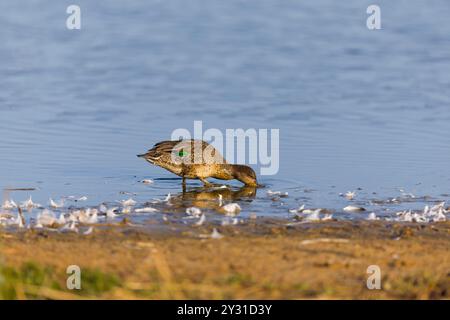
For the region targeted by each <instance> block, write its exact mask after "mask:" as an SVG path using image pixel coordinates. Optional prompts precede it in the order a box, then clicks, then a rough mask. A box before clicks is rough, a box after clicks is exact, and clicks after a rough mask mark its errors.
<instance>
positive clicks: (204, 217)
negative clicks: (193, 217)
mask: <svg viewBox="0 0 450 320" xmlns="http://www.w3.org/2000/svg"><path fill="white" fill-rule="evenodd" d="M205 221H206V216H205V215H204V214H202V215H201V216H200V219H198V221H197V222H196V223H195V225H196V226H201V225H203V223H204V222H205Z"/></svg>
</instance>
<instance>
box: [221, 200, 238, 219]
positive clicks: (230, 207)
mask: <svg viewBox="0 0 450 320" xmlns="http://www.w3.org/2000/svg"><path fill="white" fill-rule="evenodd" d="M219 210H220V211H221V212H223V213H225V215H227V216H235V215H237V214H238V213H239V212H241V210H242V209H241V206H240V205H239V204H237V203H228V204H226V205H224V206H222V207H221V208H220V209H219Z"/></svg>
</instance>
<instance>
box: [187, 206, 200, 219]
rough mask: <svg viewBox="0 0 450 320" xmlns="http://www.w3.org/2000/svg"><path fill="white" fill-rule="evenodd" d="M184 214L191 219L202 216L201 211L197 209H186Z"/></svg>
mask: <svg viewBox="0 0 450 320" xmlns="http://www.w3.org/2000/svg"><path fill="white" fill-rule="evenodd" d="M186 214H187V215H189V216H193V217H199V216H200V215H201V214H202V210H200V209H199V208H197V207H190V208H186Z"/></svg>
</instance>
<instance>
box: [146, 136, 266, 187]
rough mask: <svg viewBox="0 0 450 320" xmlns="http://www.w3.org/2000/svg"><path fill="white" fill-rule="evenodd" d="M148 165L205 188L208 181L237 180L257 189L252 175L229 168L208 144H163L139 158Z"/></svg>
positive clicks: (248, 170) (242, 169)
mask: <svg viewBox="0 0 450 320" xmlns="http://www.w3.org/2000/svg"><path fill="white" fill-rule="evenodd" d="M138 157H142V158H144V159H145V160H147V161H148V162H150V163H151V164H154V165H157V166H159V167H161V168H164V169H166V170H169V171H170V172H172V173H175V174H176V175H178V176H180V177H182V178H183V185H184V184H185V183H186V179H199V180H200V181H202V182H203V183H204V185H205V186H208V185H210V183H209V182H208V181H207V180H206V179H207V178H215V179H221V180H232V179H236V180H239V181H241V182H242V183H244V184H245V185H247V186H250V187H256V186H258V183H257V180H256V174H255V171H253V169H252V168H250V167H249V166H245V165H236V164H229V163H227V162H226V161H225V159H224V158H223V157H222V155H221V154H220V153H219V152H218V151H217V150H216V149H215V148H214V147H213V146H212V145H210V144H209V143H207V142H205V141H202V140H192V139H190V140H178V141H162V142H159V143H157V144H155V145H154V146H153V148H152V149H150V150H149V151H148V152H147V153H145V154H141V155H138Z"/></svg>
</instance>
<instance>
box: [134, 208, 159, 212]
mask: <svg viewBox="0 0 450 320" xmlns="http://www.w3.org/2000/svg"><path fill="white" fill-rule="evenodd" d="M134 212H136V213H155V212H159V210H158V209H155V208H152V207H145V208H139V209H135V210H134Z"/></svg>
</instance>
